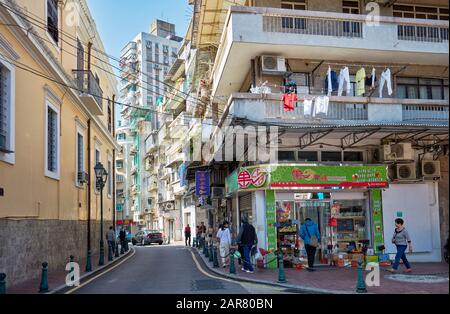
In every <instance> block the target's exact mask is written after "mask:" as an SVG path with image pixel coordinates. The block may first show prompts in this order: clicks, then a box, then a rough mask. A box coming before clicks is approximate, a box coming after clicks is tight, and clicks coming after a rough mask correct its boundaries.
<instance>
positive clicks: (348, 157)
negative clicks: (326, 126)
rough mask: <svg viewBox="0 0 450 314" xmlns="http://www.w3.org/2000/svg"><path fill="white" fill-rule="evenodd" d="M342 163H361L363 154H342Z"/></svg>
mask: <svg viewBox="0 0 450 314" xmlns="http://www.w3.org/2000/svg"><path fill="white" fill-rule="evenodd" d="M344 161H347V162H363V161H364V154H363V152H344Z"/></svg>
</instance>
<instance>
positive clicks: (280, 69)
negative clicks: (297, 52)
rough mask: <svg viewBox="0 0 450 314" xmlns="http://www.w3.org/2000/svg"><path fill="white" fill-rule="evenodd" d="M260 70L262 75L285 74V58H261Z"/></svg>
mask: <svg viewBox="0 0 450 314" xmlns="http://www.w3.org/2000/svg"><path fill="white" fill-rule="evenodd" d="M261 70H262V72H263V74H282V73H286V71H287V70H286V58H284V57H280V56H262V57H261Z"/></svg>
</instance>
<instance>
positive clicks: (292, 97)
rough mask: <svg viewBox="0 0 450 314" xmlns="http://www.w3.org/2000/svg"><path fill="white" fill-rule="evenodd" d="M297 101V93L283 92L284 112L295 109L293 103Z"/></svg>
mask: <svg viewBox="0 0 450 314" xmlns="http://www.w3.org/2000/svg"><path fill="white" fill-rule="evenodd" d="M297 101H298V96H297V94H284V95H283V104H284V112H290V111H293V110H294V109H295V104H296V103H297Z"/></svg>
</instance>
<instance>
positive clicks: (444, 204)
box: [438, 156, 449, 246]
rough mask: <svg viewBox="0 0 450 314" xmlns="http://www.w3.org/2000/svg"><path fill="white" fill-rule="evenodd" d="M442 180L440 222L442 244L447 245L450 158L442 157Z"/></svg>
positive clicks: (440, 185) (440, 183)
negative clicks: (449, 159) (449, 165)
mask: <svg viewBox="0 0 450 314" xmlns="http://www.w3.org/2000/svg"><path fill="white" fill-rule="evenodd" d="M439 160H440V162H441V180H440V181H439V183H438V193H439V222H440V229H441V244H442V246H444V245H445V243H446V241H447V238H448V231H449V223H448V216H449V204H448V192H449V187H448V180H449V177H448V156H444V157H441V158H440V159H439Z"/></svg>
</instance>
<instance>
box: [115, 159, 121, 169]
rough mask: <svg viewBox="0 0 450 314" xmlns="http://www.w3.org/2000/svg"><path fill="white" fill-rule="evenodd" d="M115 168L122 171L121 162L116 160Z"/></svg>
mask: <svg viewBox="0 0 450 314" xmlns="http://www.w3.org/2000/svg"><path fill="white" fill-rule="evenodd" d="M116 168H117V169H122V168H123V160H117V161H116Z"/></svg>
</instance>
